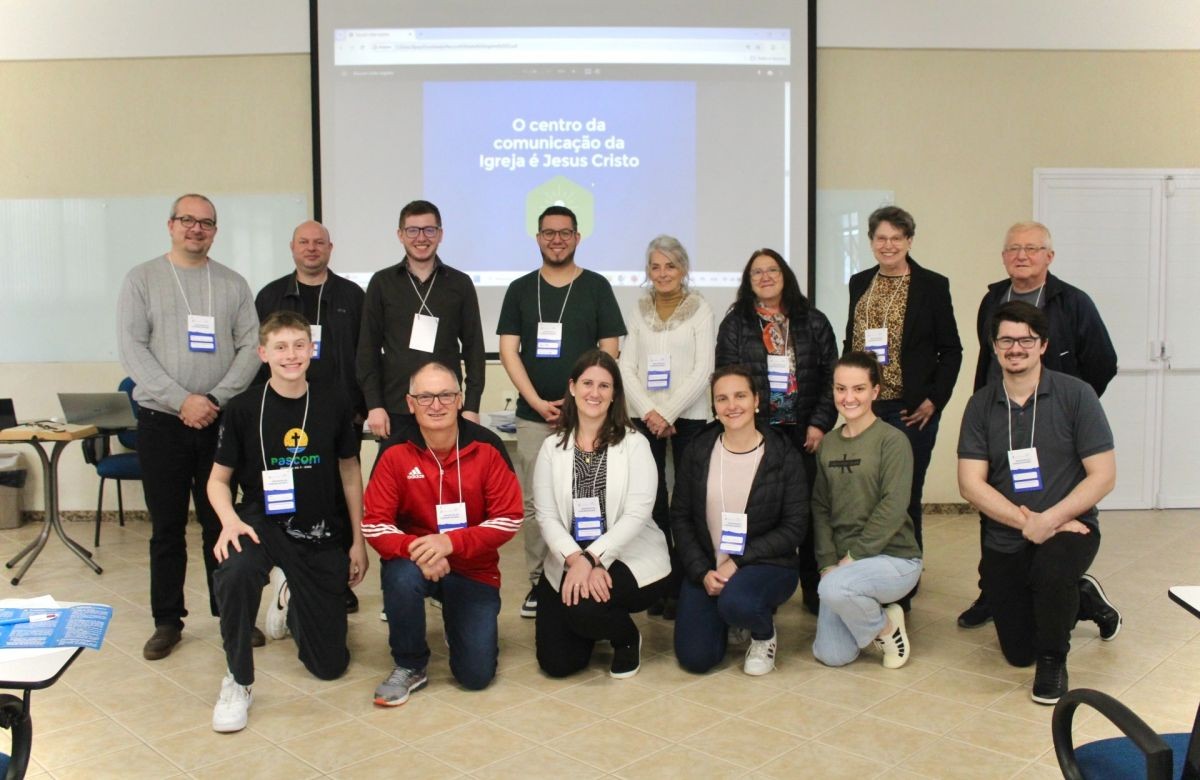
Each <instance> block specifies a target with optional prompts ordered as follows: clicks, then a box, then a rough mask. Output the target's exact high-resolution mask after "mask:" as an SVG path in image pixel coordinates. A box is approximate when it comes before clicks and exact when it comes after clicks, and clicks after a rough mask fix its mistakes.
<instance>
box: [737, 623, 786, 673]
mask: <svg viewBox="0 0 1200 780" xmlns="http://www.w3.org/2000/svg"><path fill="white" fill-rule="evenodd" d="M778 637H779V632H778V631H776V632H775V633H774V634H771V638H770V639H754V638H751V639H750V649H749V650H747V651H746V663H745V664H744V665H743V666H742V671H743V672H745V673H746V674H751V675H754V676H755V677H761V676H762V675H764V674H768V673H770V672H771V671H772V670H774V669H775V648H776V647H777V646H778V645H779V642H778V641H777V639H778Z"/></svg>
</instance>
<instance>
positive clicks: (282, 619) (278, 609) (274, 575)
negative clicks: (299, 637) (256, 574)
mask: <svg viewBox="0 0 1200 780" xmlns="http://www.w3.org/2000/svg"><path fill="white" fill-rule="evenodd" d="M271 593H272V596H271V603H270V604H269V605H267V630H266V635H267V636H268V637H270V638H271V639H283V638H284V637H286V636H287V635H288V624H287V615H288V602H289V601H290V600H291V597H292V593H291V590H290V589H289V588H288V584H287V577H286V576H285V575H284V573H283V569H281V568H279V567H278V566H276V567H275V568H273V569H271Z"/></svg>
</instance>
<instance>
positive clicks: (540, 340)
mask: <svg viewBox="0 0 1200 780" xmlns="http://www.w3.org/2000/svg"><path fill="white" fill-rule="evenodd" d="M579 240H580V236H579V221H578V220H577V219H576V218H575V213H574V212H573V211H571V210H570V209H568V208H566V207H565V206H550V207H549V208H547V209H546V210H545V211H543V212H542V214H541V216H539V217H538V232H537V242H538V248H539V249H540V250H541V253H542V267H541V268H539V269H538V270H536V271H532V272H530V273H528V274H526V275H525V276H522V277H521V278H519V279H517V280H516V281H515V282H513V283H512V284H511V285H510V286H509V288H508V291H507V292H506V293H505V294H504V304H503V306H502V307H501V308H500V321H499V323H498V324H497V326H496V333H497V334H498V335H499V336H500V362H501V363H502V364H503V365H504V370H505V371H507V372H508V378H509V379H510V380H512V383H513V385H514V386H515V387H516V388H517V392H518V393H519V394H520V396H519V398H518V399H517V475H518V476H519V477H520V480H521V492H522V493H523V494H524V497H525V516H526V517H529V518H533V517H536V516H537V515H536V512H535V510H534V507H533V465H534V462H535V461H536V460H537V454H538V451H539V450H540V449H541V446H542V442H543V441H544V440H545V438H546V437H547V436H549V435H550V433H551V430H552V426H553V424H554V423H555V422H557V421H558V416H559V409H560V408H561V406H562V399H563V395H564V394H565V393H566V391H567V378H568V376H569V374H570V373H571V367H572V366H573V365H574V364H575V360H576V359H577V358H578V357H579V356H580V355H581V354H583V353H584V352H586V351H587V350H589V349H594V348H596V347H599V348H600V349H602V350H604V351H605V352H607V353H609V354H610V355H612V356H613V357H614V358H615V357H616V356H617V351H618V348H619V340H620V337H621V336H624V335H625V321H624V320H623V319H621V310H620V308H619V307H618V306H617V299H616V297H615V296H614V295H613V291H612V286H611V285H610V284H609V283H608V280H607V279H605V278H604V277H603V276H601V275H600V274H598V273H596V272H595V271H586V270H584V269H582V268H580V267H579V266H577V265H575V248H576V247H577V246H579ZM524 535H525V564H526V566H527V568H528V570H529V582H530V586H531V587H530V590H529V595H528V596H526V597H525V602H524V603H523V604H522V605H521V616H522V617H528V618H532V617H535V616H536V614H537V599H536V598H535V596H534V591H533V588H532V586H533V585H534V584H536V583H537V581H538V578H539V577H540V576H541V574H542V560H543V559H544V558H545V557H546V545H545V542H543V541H542V537H541V533H540V532H539V530H538V525H537V523H526V524H525V529H524Z"/></svg>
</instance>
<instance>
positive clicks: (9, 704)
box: [0, 693, 33, 780]
mask: <svg viewBox="0 0 1200 780" xmlns="http://www.w3.org/2000/svg"><path fill="white" fill-rule="evenodd" d="M0 728H6V729H8V730H9V731H11V732H12V750H11V752H10V753H9V754H8V755H5V754H4V753H0V772H3V773H4V778H5V780H20V779H21V778H22V777H24V776H25V770H26V769H28V768H29V748H30V745H32V744H33V721H31V720H30V719H29V712H28V710H26V709H25V702H23V701H21V700H20V699H19V698H17V697H16V696H13V695H12V694H11V693H0Z"/></svg>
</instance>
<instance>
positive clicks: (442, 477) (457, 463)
mask: <svg viewBox="0 0 1200 780" xmlns="http://www.w3.org/2000/svg"><path fill="white" fill-rule="evenodd" d="M430 286H432V285H430ZM426 449H427V450H429V454H430V455H431V456H432V457H433V460H434V462H435V463H437V467H438V503H439V504H441V503H442V483H443V482H445V481H446V470H445V469H444V468H442V461H441V459H440V458H438V456H437V455H434V452H433V450H432V449H430V448H429V447H428V446H426ZM454 467H455V469H457V471H458V503H460V504H461V503H462V460H461V459H460V458H459V457H458V436H457V435H455V437H454Z"/></svg>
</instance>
